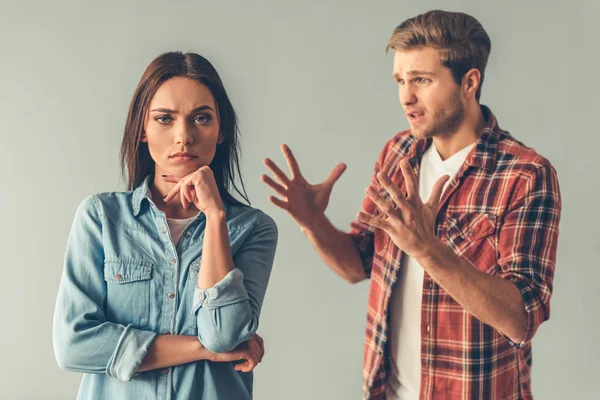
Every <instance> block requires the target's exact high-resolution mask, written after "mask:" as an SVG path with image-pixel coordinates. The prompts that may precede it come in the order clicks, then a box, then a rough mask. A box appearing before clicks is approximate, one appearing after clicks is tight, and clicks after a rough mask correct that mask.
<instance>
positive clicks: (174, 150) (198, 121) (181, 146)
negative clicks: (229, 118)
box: [141, 77, 222, 177]
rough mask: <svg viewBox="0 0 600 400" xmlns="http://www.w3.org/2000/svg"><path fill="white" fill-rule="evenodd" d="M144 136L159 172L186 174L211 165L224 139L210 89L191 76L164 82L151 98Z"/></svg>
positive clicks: (159, 173)
mask: <svg viewBox="0 0 600 400" xmlns="http://www.w3.org/2000/svg"><path fill="white" fill-rule="evenodd" d="M141 140H142V142H146V143H148V149H149V151H150V156H151V157H152V160H154V162H155V164H156V175H157V176H160V175H173V176H176V177H183V176H186V175H188V174H190V173H192V172H194V171H195V170H197V169H198V168H200V167H202V166H204V165H209V164H210V162H211V161H212V159H213V157H214V155H215V151H216V148H217V144H218V143H221V142H222V138H221V137H220V135H219V121H218V114H217V107H216V105H215V99H214V98H213V95H212V93H211V92H210V90H209V89H208V88H207V87H206V86H205V85H203V84H202V83H199V82H197V81H195V80H193V79H189V78H182V77H176V78H171V79H169V80H167V81H166V82H164V83H163V84H162V85H161V86H160V87H159V88H158V90H157V91H156V94H155V95H154V97H153V98H152V100H151V101H150V107H149V109H148V113H147V115H146V121H145V123H144V133H143V135H142V139H141Z"/></svg>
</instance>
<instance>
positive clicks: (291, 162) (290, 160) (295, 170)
mask: <svg viewBox="0 0 600 400" xmlns="http://www.w3.org/2000/svg"><path fill="white" fill-rule="evenodd" d="M281 151H282V152H283V156H284V157H285V161H286V162H287V165H288V167H289V169H290V171H291V173H292V179H296V177H298V176H302V172H300V166H299V165H298V161H297V160H296V157H294V153H292V149H290V148H289V147H288V145H287V144H282V145H281Z"/></svg>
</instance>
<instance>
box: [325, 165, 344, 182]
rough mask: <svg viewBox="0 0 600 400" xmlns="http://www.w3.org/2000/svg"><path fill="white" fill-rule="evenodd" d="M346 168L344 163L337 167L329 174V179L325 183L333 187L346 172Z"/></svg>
mask: <svg viewBox="0 0 600 400" xmlns="http://www.w3.org/2000/svg"><path fill="white" fill-rule="evenodd" d="M346 168H347V166H346V164H344V163H340V164H338V165H336V166H335V167H334V168H333V169H332V170H331V172H330V173H329V176H328V177H327V179H325V182H326V183H327V184H328V185H330V186H333V185H334V184H335V183H336V182H337V180H338V179H340V176H342V174H343V173H344V171H346Z"/></svg>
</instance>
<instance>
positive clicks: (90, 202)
mask: <svg viewBox="0 0 600 400" xmlns="http://www.w3.org/2000/svg"><path fill="white" fill-rule="evenodd" d="M132 204H133V192H101V193H94V194H91V195H89V196H87V197H86V198H85V199H83V200H82V201H81V203H80V205H79V212H86V213H97V214H98V215H99V216H101V217H106V216H111V215H119V214H123V213H124V212H132Z"/></svg>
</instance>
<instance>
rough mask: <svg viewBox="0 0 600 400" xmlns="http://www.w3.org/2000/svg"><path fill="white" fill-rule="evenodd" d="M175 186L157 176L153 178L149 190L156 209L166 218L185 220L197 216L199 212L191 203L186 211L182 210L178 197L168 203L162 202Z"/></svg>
mask: <svg viewBox="0 0 600 400" xmlns="http://www.w3.org/2000/svg"><path fill="white" fill-rule="evenodd" d="M175 185H176V184H175V183H169V182H165V181H164V180H163V179H162V178H161V177H160V175H158V174H156V175H155V176H154V180H153V181H152V182H151V184H150V188H149V189H150V193H151V194H152V201H153V202H154V204H156V207H158V209H159V210H161V211H162V212H164V213H165V214H166V216H167V218H173V219H186V218H192V217H195V216H196V215H198V213H199V212H200V211H199V210H198V209H197V208H196V206H194V204H193V203H190V204H189V205H188V208H187V209H186V210H184V209H183V206H182V205H181V200H180V197H179V195H177V196H175V198H173V200H171V201H170V202H168V203H165V202H164V201H163V198H164V197H165V196H166V195H167V194H169V192H170V191H171V190H172V189H173V188H174V187H175Z"/></svg>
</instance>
